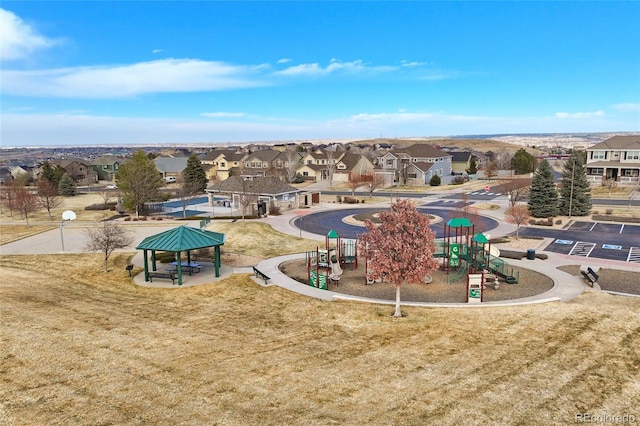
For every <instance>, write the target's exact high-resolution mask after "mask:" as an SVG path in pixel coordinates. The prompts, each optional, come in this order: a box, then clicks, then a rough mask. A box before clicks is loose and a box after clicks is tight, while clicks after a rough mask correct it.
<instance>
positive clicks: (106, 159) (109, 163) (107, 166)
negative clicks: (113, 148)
mask: <svg viewBox="0 0 640 426" xmlns="http://www.w3.org/2000/svg"><path fill="white" fill-rule="evenodd" d="M122 163H123V160H122V159H121V158H118V157H116V156H113V155H101V156H99V157H97V158H96V159H94V160H93V161H92V162H91V167H93V171H94V172H96V174H97V175H98V179H99V180H107V181H109V182H113V181H115V176H116V173H118V169H119V168H120V165H121V164H122Z"/></svg>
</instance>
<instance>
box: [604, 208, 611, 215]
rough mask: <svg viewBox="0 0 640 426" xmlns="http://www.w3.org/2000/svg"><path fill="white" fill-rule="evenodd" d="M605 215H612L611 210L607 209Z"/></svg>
mask: <svg viewBox="0 0 640 426" xmlns="http://www.w3.org/2000/svg"><path fill="white" fill-rule="evenodd" d="M605 213H606V214H608V215H611V214H613V209H607V210H606V211H605Z"/></svg>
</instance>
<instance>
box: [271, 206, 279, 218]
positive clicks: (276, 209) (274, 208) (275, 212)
mask: <svg viewBox="0 0 640 426" xmlns="http://www.w3.org/2000/svg"><path fill="white" fill-rule="evenodd" d="M269 214H270V215H271V216H280V214H281V213H280V207H278V206H274V205H270V206H269Z"/></svg>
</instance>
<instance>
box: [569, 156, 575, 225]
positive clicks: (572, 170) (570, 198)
mask: <svg viewBox="0 0 640 426" xmlns="http://www.w3.org/2000/svg"><path fill="white" fill-rule="evenodd" d="M575 171H576V160H573V167H571V189H570V190H569V219H571V207H572V206H573V176H574V175H575Z"/></svg>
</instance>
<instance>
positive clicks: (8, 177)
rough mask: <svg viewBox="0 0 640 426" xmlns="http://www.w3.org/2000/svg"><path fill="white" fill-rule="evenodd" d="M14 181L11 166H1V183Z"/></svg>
mask: <svg viewBox="0 0 640 426" xmlns="http://www.w3.org/2000/svg"><path fill="white" fill-rule="evenodd" d="M12 181H13V175H12V174H11V170H9V167H5V166H0V185H5V184H7V183H9V182H12Z"/></svg>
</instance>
